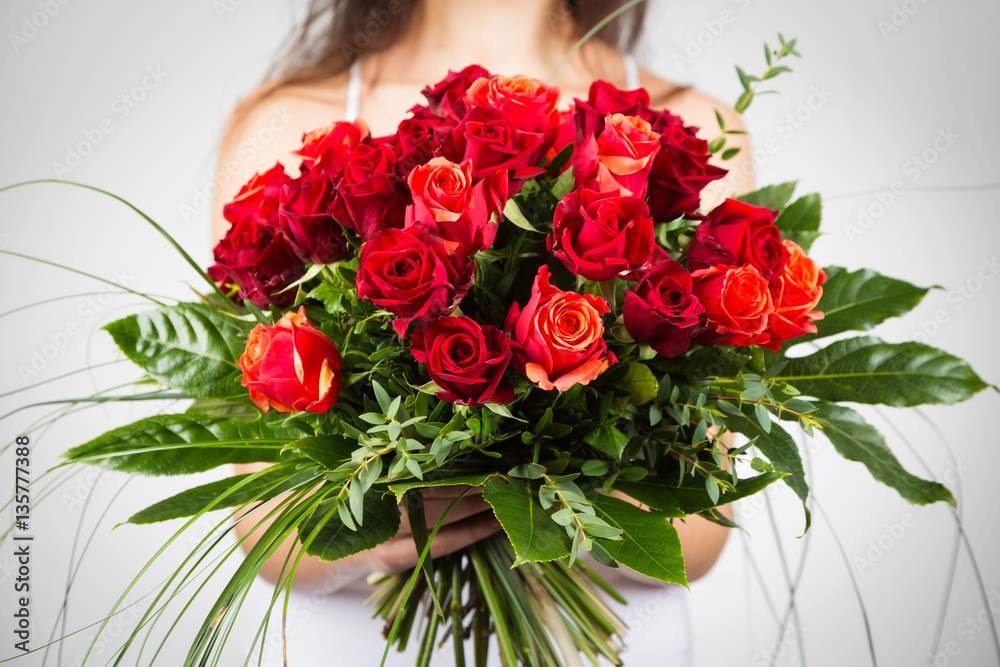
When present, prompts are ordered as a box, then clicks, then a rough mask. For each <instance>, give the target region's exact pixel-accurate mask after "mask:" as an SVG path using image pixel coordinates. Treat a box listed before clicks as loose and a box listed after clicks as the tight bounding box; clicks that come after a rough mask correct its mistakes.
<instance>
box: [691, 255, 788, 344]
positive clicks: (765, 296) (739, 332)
mask: <svg viewBox="0 0 1000 667" xmlns="http://www.w3.org/2000/svg"><path fill="white" fill-rule="evenodd" d="M691 275H692V277H693V278H694V284H693V286H692V288H691V292H692V293H693V294H694V295H695V296H696V297H697V298H698V301H700V302H701V303H702V305H703V306H705V316H706V324H707V325H708V326H707V327H706V329H705V331H703V332H702V333H700V334H699V335H698V336H697V338H696V339H695V340H696V341H697V342H699V343H701V344H702V345H736V346H747V345H766V344H767V343H768V342H769V341H770V338H771V336H770V334H769V333H767V332H766V329H767V326H768V324H769V323H770V319H771V316H772V315H773V314H774V301H773V300H772V298H771V291H770V288H769V287H770V286H769V285H768V282H767V281H766V280H764V278H763V277H761V275H760V271H758V270H757V268H756V267H755V266H753V265H751V264H747V265H744V266H729V265H727V264H716V265H715V266H713V267H710V268H707V269H700V270H698V271H695V272H694V273H693V274H691Z"/></svg>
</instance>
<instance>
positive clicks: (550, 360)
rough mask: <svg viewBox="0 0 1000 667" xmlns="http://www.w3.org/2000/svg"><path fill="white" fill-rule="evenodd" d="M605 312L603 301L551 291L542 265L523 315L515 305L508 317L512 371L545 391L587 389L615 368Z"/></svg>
mask: <svg viewBox="0 0 1000 667" xmlns="http://www.w3.org/2000/svg"><path fill="white" fill-rule="evenodd" d="M608 312H610V310H609V309H608V305H607V303H605V301H604V299H601V298H599V297H596V296H592V295H590V294H584V295H581V294H576V293H574V292H563V291H561V290H558V289H556V288H555V287H552V286H551V285H549V269H548V267H547V266H544V265H543V266H542V267H541V268H539V269H538V275H537V276H536V277H535V284H534V286H533V287H532V289H531V299H530V300H529V301H528V304H527V305H526V306H525V307H524V310H521V308H520V307H519V306H518V304H517V303H515V304H514V305H513V306H512V307H511V309H510V312H509V313H508V314H507V321H506V324H505V328H506V329H507V331H508V332H510V334H511V338H512V339H513V345H512V347H513V348H514V359H513V362H514V367H515V368H516V369H517V371H518V372H520V373H521V374H522V375H524V376H525V377H526V378H528V379H529V380H531V381H532V382H534V383H535V384H537V385H538V386H539V387H540V388H542V389H544V390H546V391H551V390H553V389H558V390H559V391H566V390H567V389H570V388H571V387H573V386H574V385H578V384H588V383H589V382H590V381H591V380H593V379H594V378H596V377H597V376H599V375H600V374H601V373H603V372H604V371H606V370H607V369H608V367H609V366H610V365H611V364H614V363H617V362H618V360H617V359H616V358H615V355H614V354H613V353H612V352H609V351H608V346H607V344H606V343H605V342H604V322H603V321H602V320H601V316H602V315H604V314H606V313H608Z"/></svg>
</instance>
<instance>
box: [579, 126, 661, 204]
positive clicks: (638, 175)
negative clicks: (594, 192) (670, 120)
mask: <svg viewBox="0 0 1000 667" xmlns="http://www.w3.org/2000/svg"><path fill="white" fill-rule="evenodd" d="M659 150H660V143H659V135H658V134H657V133H656V132H654V131H653V128H652V127H651V126H650V124H649V123H648V122H646V121H644V120H643V119H642V118H639V117H638V116H623V115H622V114H612V115H610V116H608V117H607V118H605V121H604V129H603V130H602V131H601V134H600V135H597V136H596V137H595V136H591V137H589V138H588V139H587V140H586V141H585V142H584V143H583V145H582V146H581V147H580V155H579V157H578V158H577V161H576V164H575V166H574V167H573V178H574V180H575V181H576V183H578V184H589V185H588V187H592V188H595V189H600V190H618V189H620V190H621V191H622V193H623V194H630V195H634V196H636V197H642V198H644V197H645V196H646V189H647V187H648V184H647V182H648V179H649V171H650V169H651V168H652V167H653V159H654V158H655V157H656V154H657V153H658V152H659ZM594 183H596V185H593V184H594Z"/></svg>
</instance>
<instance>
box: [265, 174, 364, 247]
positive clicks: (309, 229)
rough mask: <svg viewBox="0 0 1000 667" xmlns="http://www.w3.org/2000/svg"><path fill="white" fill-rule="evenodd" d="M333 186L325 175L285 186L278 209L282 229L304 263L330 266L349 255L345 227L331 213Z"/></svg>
mask: <svg viewBox="0 0 1000 667" xmlns="http://www.w3.org/2000/svg"><path fill="white" fill-rule="evenodd" d="M332 199H333V185H332V184H331V183H330V179H328V178H327V177H326V176H325V175H323V174H310V173H308V172H307V173H305V174H303V175H302V176H300V177H298V178H296V179H293V180H291V181H289V182H288V183H286V184H285V186H284V187H283V188H282V189H281V199H280V201H281V203H280V204H279V206H278V224H277V227H278V229H280V230H281V232H282V233H283V234H284V235H285V239H286V240H287V241H288V244H289V245H290V246H291V247H292V250H294V251H295V254H296V255H297V256H298V257H299V259H301V260H302V261H303V262H307V263H309V264H329V263H331V262H336V261H337V260H339V259H343V258H344V257H346V256H347V243H346V241H345V240H344V233H343V231H342V230H341V227H340V225H339V224H337V222H336V221H335V220H334V219H333V217H332V216H331V215H330V214H329V213H328V212H327V209H328V208H329V207H330V202H331V200H332Z"/></svg>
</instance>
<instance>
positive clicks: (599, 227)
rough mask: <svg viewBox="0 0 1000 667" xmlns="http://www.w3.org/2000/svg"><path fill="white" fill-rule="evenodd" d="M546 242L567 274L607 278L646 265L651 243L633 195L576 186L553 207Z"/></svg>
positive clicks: (648, 224) (644, 213)
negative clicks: (575, 188)
mask: <svg viewBox="0 0 1000 667" xmlns="http://www.w3.org/2000/svg"><path fill="white" fill-rule="evenodd" d="M546 242H547V243H546V244H547V246H548V250H549V252H551V253H552V254H554V255H555V256H556V257H558V258H559V259H560V260H561V261H562V263H563V264H564V265H565V266H566V268H567V269H569V270H570V271H571V272H572V273H575V274H576V275H578V276H583V277H584V278H586V279H588V280H597V281H602V280H610V279H612V278H614V277H616V276H620V275H622V274H624V273H626V272H629V271H635V270H638V269H641V268H644V267H646V266H648V265H649V263H650V262H651V260H652V253H653V246H654V245H655V241H654V239H653V219H652V218H650V217H649V207H647V206H646V203H645V202H644V201H642V200H641V199H639V198H637V197H631V196H622V195H621V194H619V192H618V191H617V190H614V191H611V192H595V191H594V190H589V189H587V188H580V189H578V190H573V191H571V192H569V193H568V194H567V195H566V196H565V197H563V199H562V201H561V202H559V205H558V206H556V212H555V218H554V220H553V223H552V234H551V235H550V236H549V237H548V238H547V239H546Z"/></svg>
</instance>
